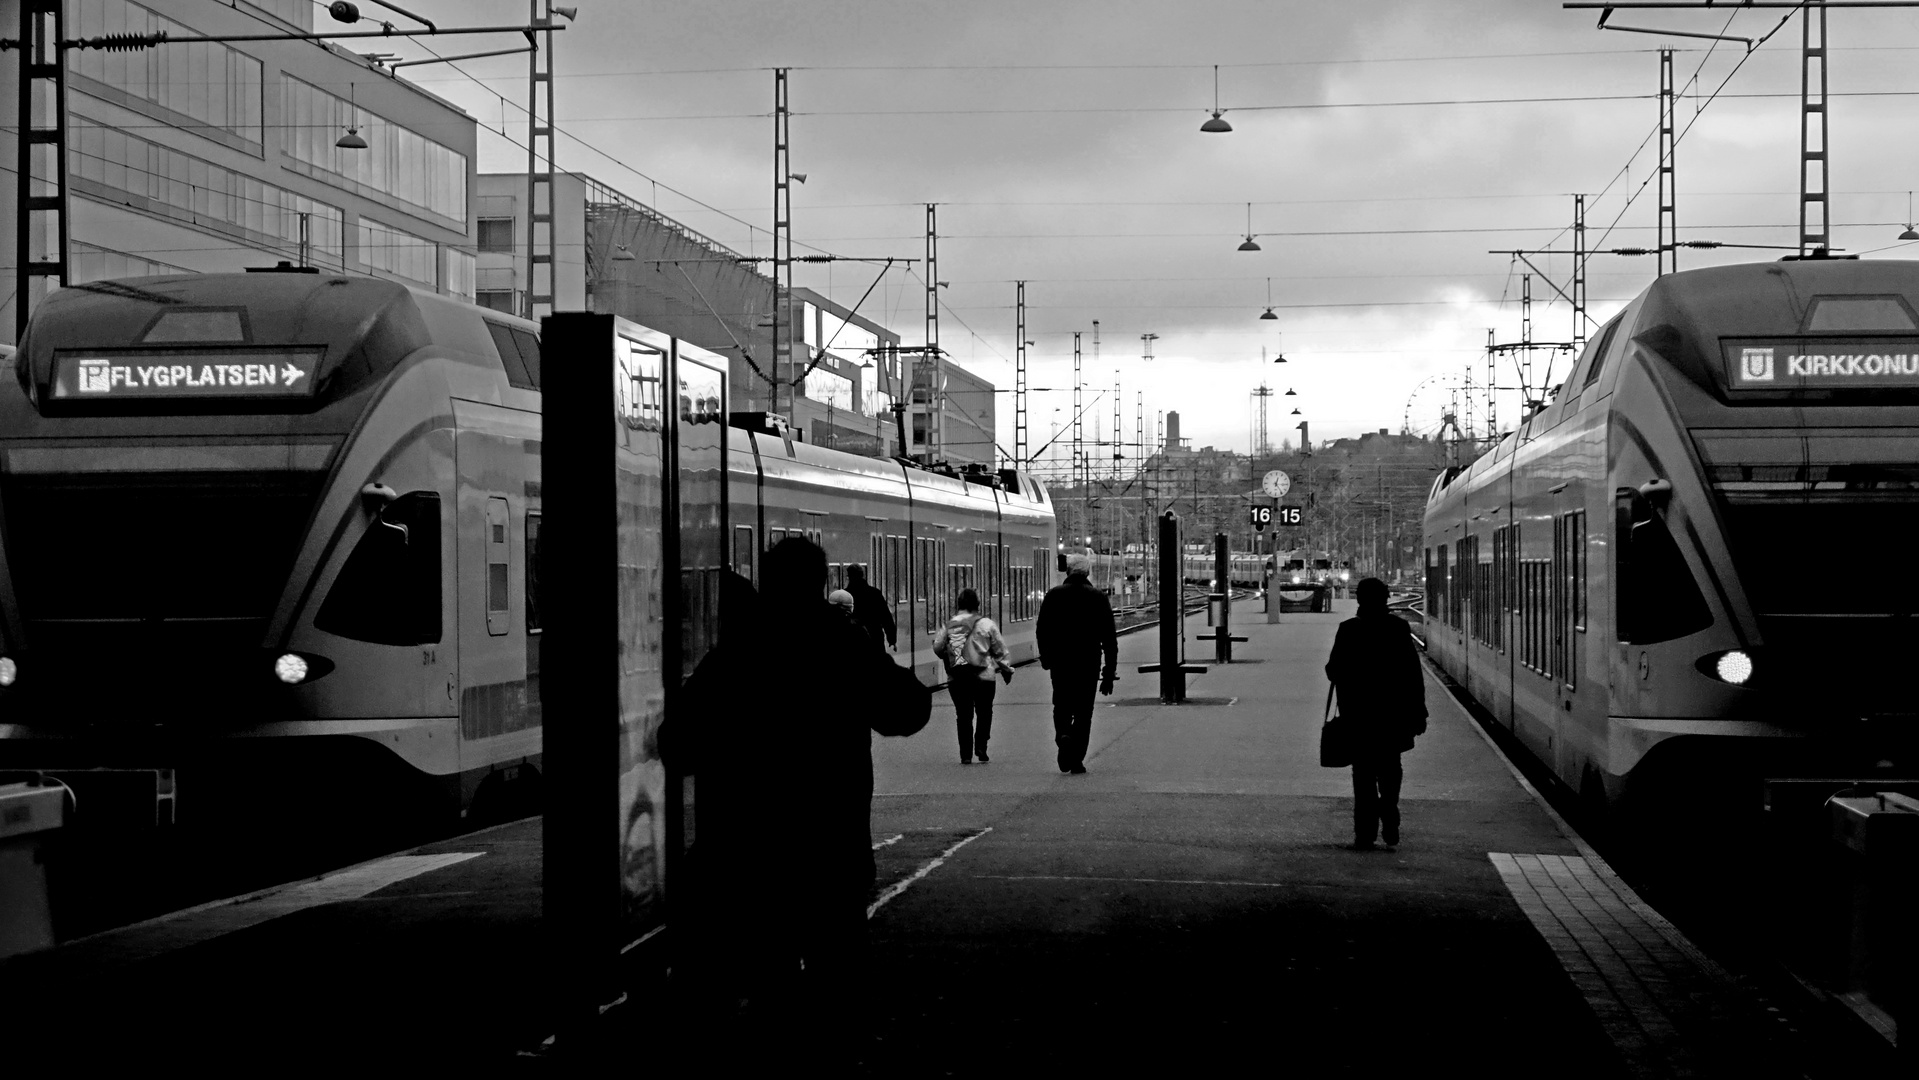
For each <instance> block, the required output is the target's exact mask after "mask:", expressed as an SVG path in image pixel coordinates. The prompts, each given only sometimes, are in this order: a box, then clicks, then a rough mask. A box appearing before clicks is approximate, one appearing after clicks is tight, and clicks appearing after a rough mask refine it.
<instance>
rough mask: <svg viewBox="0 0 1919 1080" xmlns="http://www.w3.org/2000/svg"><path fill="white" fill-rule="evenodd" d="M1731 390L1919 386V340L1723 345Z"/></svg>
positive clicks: (1742, 342)
mask: <svg viewBox="0 0 1919 1080" xmlns="http://www.w3.org/2000/svg"><path fill="white" fill-rule="evenodd" d="M1720 347H1721V348H1722V349H1723V350H1724V353H1725V363H1726V373H1727V379H1726V384H1727V386H1728V387H1729V388H1731V389H1733V390H1849V389H1872V388H1874V387H1887V386H1899V387H1919V338H1902V339H1897V340H1886V339H1877V340H1866V339H1855V340H1851V341H1846V340H1832V339H1818V340H1808V339H1804V338H1800V339H1783V340H1774V341H1752V340H1744V341H1722V342H1721V345H1720Z"/></svg>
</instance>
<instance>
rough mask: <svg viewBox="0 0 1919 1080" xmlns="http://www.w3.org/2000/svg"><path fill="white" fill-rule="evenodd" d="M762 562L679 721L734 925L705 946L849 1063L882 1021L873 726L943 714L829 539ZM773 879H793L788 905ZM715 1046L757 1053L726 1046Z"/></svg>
mask: <svg viewBox="0 0 1919 1080" xmlns="http://www.w3.org/2000/svg"><path fill="white" fill-rule="evenodd" d="M761 567H762V572H761V582H762V590H761V593H760V596H759V602H758V604H757V607H756V608H755V609H754V610H755V612H756V618H755V620H754V622H753V623H752V624H750V625H745V626H741V625H728V626H727V627H725V628H724V635H725V637H724V643H723V644H722V645H721V646H720V648H718V649H715V650H714V651H713V653H711V654H709V655H708V657H707V660H706V661H705V662H702V663H701V665H700V667H699V669H698V670H696V671H695V672H694V675H693V678H692V679H691V680H689V682H688V683H687V687H686V692H685V694H684V695H682V705H681V710H680V711H679V712H678V713H677V714H676V715H674V716H673V717H670V718H669V719H668V721H667V724H666V727H667V734H666V735H663V737H662V742H663V744H664V746H663V749H664V750H665V752H666V756H667V760H668V763H669V765H671V766H672V767H673V768H675V769H677V770H679V771H682V772H687V773H696V774H697V776H698V787H697V789H696V794H695V799H696V804H695V833H694V836H695V844H694V851H693V864H694V865H695V866H696V867H698V868H699V878H698V881H699V886H700V887H699V888H697V889H696V890H695V893H694V895H695V896H696V897H706V898H708V899H710V900H712V901H713V902H714V903H715V904H716V905H717V906H718V908H719V911H718V912H717V913H716V915H717V920H719V921H716V915H715V914H709V915H708V916H706V918H705V919H704V920H703V921H704V922H705V923H706V925H705V927H704V928H703V930H704V932H703V933H702V934H701V938H702V941H701V951H702V952H703V953H704V954H705V956H706V957H707V958H708V959H709V961H710V962H714V963H717V964H718V966H719V967H720V968H721V969H722V975H723V977H733V978H738V979H742V980H743V981H744V985H743V986H742V987H741V988H740V992H739V996H740V997H742V998H746V999H749V1000H750V1001H753V1002H755V1003H756V1004H757V1003H758V1002H760V1001H764V1002H765V1003H766V1004H765V1008H762V1009H758V1010H752V1009H750V1010H749V1012H751V1011H760V1012H767V1011H771V1012H773V1013H775V1014H776V1015H775V1016H773V1017H770V1018H769V1017H762V1018H761V1019H760V1020H759V1021H757V1023H758V1024H760V1025H764V1024H766V1023H768V1022H774V1023H783V1022H786V1021H789V1020H790V1021H793V1022H796V1023H797V1024H798V1027H797V1029H796V1032H795V1034H797V1035H798V1036H799V1037H800V1038H802V1039H805V1040H809V1041H817V1042H818V1043H819V1044H820V1046H819V1049H820V1050H822V1051H825V1052H828V1053H833V1054H839V1053H844V1052H848V1048H849V1045H850V1042H851V1041H852V1040H853V1038H854V1037H855V1034H856V1033H857V1031H858V1029H859V1025H861V1024H862V1023H863V1022H864V1019H865V1016H866V1014H867V1010H866V1006H865V1003H864V1001H863V1000H862V993H861V991H862V972H863V968H864V965H865V950H866V905H867V904H868V903H869V902H870V899H871V894H872V890H873V874H874V866H873V848H872V844H873V838H872V833H871V825H870V819H871V814H872V801H873V754H872V736H871V734H870V733H871V732H875V731H877V732H879V733H880V734H882V735H911V734H913V733H914V732H916V731H918V730H919V729H920V728H922V727H924V726H925V725H926V722H927V720H928V719H929V717H930V716H931V712H932V698H931V695H930V693H929V692H928V691H927V689H926V687H924V686H923V685H921V684H920V682H919V680H918V679H916V678H915V677H914V676H913V673H912V672H911V671H910V670H908V669H906V668H903V667H900V666H899V665H898V664H896V663H894V662H893V658H892V657H890V656H888V655H886V654H885V653H884V652H882V651H880V650H878V649H876V648H874V647H873V643H872V642H871V641H870V640H869V639H868V638H867V637H866V635H865V634H864V633H863V632H862V631H861V630H860V628H859V627H857V626H856V625H854V623H853V622H852V620H850V619H848V618H847V617H846V616H845V615H843V614H841V612H840V611H839V610H838V609H836V608H835V607H834V605H832V604H830V603H828V602H827V600H826V599H825V593H826V555H825V553H824V552H822V551H821V550H820V549H819V548H818V547H817V546H815V545H814V544H813V543H811V542H810V541H807V540H804V539H801V538H798V537H789V538H787V539H785V540H782V541H780V543H778V544H776V545H774V547H773V548H772V549H771V550H769V551H768V552H767V553H766V556H765V558H764V561H763V562H762V564H761ZM726 617H727V618H728V619H730V618H731V615H730V614H729V615H728V616H726ZM775 672H778V673H792V674H796V675H797V674H803V675H804V676H805V678H804V679H798V678H790V677H789V678H780V677H777V676H774V675H771V674H770V673H775ZM689 725H690V726H691V727H692V729H693V730H691V731H687V730H685V726H689ZM669 736H670V737H669ZM796 815H798V816H799V818H798V820H796ZM782 822H787V823H789V824H786V825H783V824H781V823H782ZM768 882H777V883H779V885H778V893H777V896H776V897H772V898H769V897H768V895H767V893H766V892H765V889H766V887H767V883H768ZM735 888H737V890H738V891H737V894H736V895H724V894H722V892H721V890H731V889H735ZM728 935H738V936H739V937H740V938H741V939H743V940H745V941H747V942H750V943H751V944H750V945H749V946H747V948H749V949H751V950H752V954H751V955H746V956H742V955H741V953H742V952H743V951H744V950H742V949H741V948H740V947H737V946H733V945H731V944H730V943H729V941H728V940H727V936H728ZM802 966H803V967H804V972H803V973H802V971H801V968H802ZM727 969H730V970H727ZM795 980H798V985H794V983H795ZM747 1022H748V1024H749V1026H751V1025H753V1024H755V1021H754V1020H753V1019H752V1017H751V1016H749V1017H747ZM778 1041H779V1040H777V1039H776V1040H772V1042H771V1043H769V1045H772V1044H776V1043H777V1042H778ZM736 1042H737V1040H736ZM712 1046H713V1048H714V1050H715V1052H716V1053H720V1054H750V1053H753V1052H755V1051H753V1050H752V1049H751V1048H750V1047H745V1046H743V1045H735V1044H734V1043H729V1042H727V1041H725V1040H715V1041H714V1042H713V1043H712ZM789 1050H791V1048H790V1047H787V1048H785V1049H784V1050H782V1051H781V1052H782V1053H784V1052H787V1051H789ZM803 1056H805V1055H804V1054H803Z"/></svg>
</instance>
